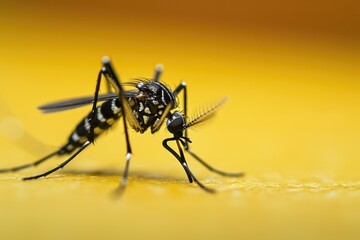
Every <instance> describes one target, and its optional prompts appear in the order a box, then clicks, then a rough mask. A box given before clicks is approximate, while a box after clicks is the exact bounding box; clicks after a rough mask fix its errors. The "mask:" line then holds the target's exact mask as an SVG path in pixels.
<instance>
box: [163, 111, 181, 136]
mask: <svg viewBox="0 0 360 240" xmlns="http://www.w3.org/2000/svg"><path fill="white" fill-rule="evenodd" d="M185 125H186V123H185V118H184V116H183V115H182V114H181V113H179V112H178V111H175V112H174V113H173V114H172V115H171V116H170V117H169V119H168V121H167V129H168V130H169V132H171V133H172V134H174V135H175V136H177V137H181V136H182V135H183V130H184V128H185Z"/></svg>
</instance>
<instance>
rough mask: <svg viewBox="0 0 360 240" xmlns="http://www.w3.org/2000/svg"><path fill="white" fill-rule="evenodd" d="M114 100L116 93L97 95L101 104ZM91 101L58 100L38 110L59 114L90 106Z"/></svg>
mask: <svg viewBox="0 0 360 240" xmlns="http://www.w3.org/2000/svg"><path fill="white" fill-rule="evenodd" d="M134 94H135V93H134V92H132V91H127V92H126V93H125V95H126V97H131V96H134ZM115 98H118V95H117V94H116V93H106V94H101V95H99V98H98V101H99V102H103V101H107V100H111V99H115ZM93 99H94V97H93V96H86V97H78V98H72V99H67V100H60V101H57V102H53V103H48V104H44V105H42V106H39V107H38V109H39V110H41V111H42V112H43V113H53V112H60V111H64V110H69V109H73V108H78V107H83V106H85V105H88V104H92V103H93Z"/></svg>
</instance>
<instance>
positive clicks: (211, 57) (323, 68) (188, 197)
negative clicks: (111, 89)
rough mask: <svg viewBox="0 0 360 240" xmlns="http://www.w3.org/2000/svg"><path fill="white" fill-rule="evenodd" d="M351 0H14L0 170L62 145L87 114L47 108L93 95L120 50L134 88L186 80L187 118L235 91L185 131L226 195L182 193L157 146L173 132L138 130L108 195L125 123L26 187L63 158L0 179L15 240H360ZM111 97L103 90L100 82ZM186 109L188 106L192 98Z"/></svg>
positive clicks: (180, 177)
mask: <svg viewBox="0 0 360 240" xmlns="http://www.w3.org/2000/svg"><path fill="white" fill-rule="evenodd" d="M358 10H359V6H358V3H357V2H356V1H350V0H346V1H342V2H341V3H340V2H338V1H323V0H318V1H307V0H306V1H302V2H289V1H282V0H275V1H271V2H268V1H262V0H256V1H251V2H248V1H247V2H245V1H233V0H223V1H189V0H184V1H181V2H170V1H164V0H154V1H131V2H130V1H126V2H122V1H117V2H116V1H110V0H103V1H96V0H90V1H89V0H88V1H85V0H77V1H67V0H65V1H31V2H30V1H12V2H1V3H0V67H1V77H0V89H1V92H0V144H1V146H2V147H1V151H0V160H1V161H0V168H6V167H10V166H16V165H19V164H24V163H28V162H31V161H33V160H36V159H37V158H40V157H41V156H43V155H45V154H47V153H49V152H50V151H52V150H54V149H56V147H57V146H60V145H61V144H63V143H64V142H65V141H66V139H67V137H68V135H69V134H70V132H71V131H72V129H73V128H74V127H75V125H76V124H77V123H78V122H79V121H80V120H81V118H82V117H83V116H85V115H86V114H87V112H88V111H89V109H90V106H89V107H85V108H80V109H75V110H72V111H66V112H63V113H56V114H47V115H44V114H41V113H40V112H39V111H38V110H37V109H36V107H37V106H39V105H41V104H44V103H48V102H52V101H56V100H59V99H66V98H72V97H77V96H88V95H92V94H93V92H94V88H95V81H96V76H97V73H98V71H99V69H100V67H101V65H100V60H101V57H102V56H104V55H109V56H110V57H111V58H112V60H113V64H114V66H115V68H116V70H117V72H118V74H119V75H120V78H121V80H122V81H123V82H126V81H129V80H130V79H131V78H134V77H151V76H152V75H153V71H154V66H155V64H157V63H162V64H164V66H165V72H164V74H163V76H162V80H163V81H164V82H166V83H167V84H168V85H169V86H170V87H172V88H175V87H176V86H177V85H178V84H179V83H180V82H181V81H186V82H187V86H188V95H189V112H190V113H192V112H196V110H198V109H199V108H201V107H203V106H207V104H211V103H213V102H214V101H216V100H217V99H219V98H221V97H223V96H228V97H229V100H228V102H227V103H226V104H225V105H224V107H222V108H221V109H220V110H219V111H218V114H217V116H216V117H215V118H214V119H212V120H211V121H209V122H208V123H206V124H204V125H202V126H199V127H196V128H194V129H192V130H191V131H190V137H191V139H192V141H193V144H192V149H193V150H194V151H195V152H197V153H198V154H199V155H200V156H202V157H203V158H204V159H205V160H206V161H207V162H208V163H210V164H211V165H213V166H216V167H217V168H219V169H223V170H227V171H233V172H238V171H244V172H245V173H246V176H245V177H244V178H241V179H228V178H222V177H219V176H217V175H214V174H212V173H209V172H208V171H207V170H206V169H204V168H203V167H202V166H200V165H199V164H197V163H196V162H195V161H193V159H191V158H190V156H188V157H187V159H188V162H189V164H190V166H191V169H192V171H193V172H194V174H195V175H196V176H197V177H198V178H199V179H200V180H201V181H202V182H204V184H206V185H208V186H209V187H213V188H216V189H218V190H219V193H218V194H216V195H215V196H211V195H208V194H205V193H203V192H202V191H201V190H200V189H198V188H197V186H195V185H193V184H189V183H187V179H186V176H185V173H184V172H183V170H182V168H181V167H180V165H179V164H178V163H177V161H176V159H174V158H173V157H172V156H171V155H170V154H169V153H168V152H166V151H165V150H164V149H163V148H162V146H161V141H162V139H164V138H165V137H168V136H169V134H168V133H167V132H166V130H161V131H160V132H159V133H158V134H156V135H151V134H150V133H145V134H143V135H140V134H136V133H135V132H134V131H131V142H132V145H133V151H134V155H133V159H132V160H133V161H132V165H131V171H130V176H131V177H130V182H129V187H128V189H127V190H128V191H127V192H126V194H125V196H123V197H122V198H121V199H120V200H117V201H113V200H112V199H111V198H110V193H111V191H112V190H113V189H114V188H115V187H116V186H117V184H118V181H119V179H120V176H121V174H122V169H123V166H124V155H125V145H124V137H123V129H122V126H121V125H119V126H118V127H117V128H116V129H114V130H113V131H111V132H109V133H108V134H105V135H106V136H103V137H101V138H100V139H99V141H97V142H96V145H95V147H92V148H91V149H88V150H86V151H85V152H84V153H83V154H81V155H80V156H79V157H78V158H77V159H76V160H74V161H73V162H72V163H71V164H70V165H69V166H68V167H67V168H66V169H64V170H63V171H60V172H58V173H56V174H54V175H52V176H49V177H48V178H47V179H45V180H40V181H35V182H29V183H28V182H27V183H24V182H21V180H20V179H21V177H23V176H28V175H32V174H35V173H41V172H42V171H45V170H47V169H49V168H51V167H54V166H55V165H56V164H58V163H59V162H61V160H64V159H57V160H54V161H50V162H49V163H46V164H44V166H41V167H38V168H36V169H32V170H27V171H24V172H19V173H14V174H13V173H10V174H4V175H0V185H1V187H0V204H1V205H0V206H2V207H1V212H2V214H1V216H0V230H1V232H2V235H3V236H6V237H7V239H22V238H35V237H36V238H38V239H45V238H46V239H48V238H50V237H51V238H53V239H63V238H65V237H71V238H75V237H77V238H100V237H106V238H108V239H115V238H118V237H123V238H137V239H140V238H141V239H143V238H145V237H147V238H150V239H152V238H155V237H156V238H170V237H171V238H174V239H180V238H181V239H183V238H185V237H186V238H189V239H192V238H194V239H195V238H200V237H201V238H208V239H216V238H220V237H221V238H226V239H240V238H241V237H242V238H250V239H265V238H266V239H268V238H269V236H272V237H273V238H277V239H305V238H307V239H323V238H325V237H326V238H328V239H332V238H333V239H337V238H339V237H342V238H345V239H358V237H359V232H358V228H359V227H360V226H359V222H360V204H359V202H360V201H359V200H360V194H359V189H360V183H359V166H360V164H359V159H360V151H359V146H360V124H359V122H360V109H359V105H360V95H359V92H360V82H359V80H360V68H359V64H360V49H359V47H360V42H359V41H360V17H359V11H358ZM103 91H105V88H103ZM179 100H182V99H181V97H180V99H179Z"/></svg>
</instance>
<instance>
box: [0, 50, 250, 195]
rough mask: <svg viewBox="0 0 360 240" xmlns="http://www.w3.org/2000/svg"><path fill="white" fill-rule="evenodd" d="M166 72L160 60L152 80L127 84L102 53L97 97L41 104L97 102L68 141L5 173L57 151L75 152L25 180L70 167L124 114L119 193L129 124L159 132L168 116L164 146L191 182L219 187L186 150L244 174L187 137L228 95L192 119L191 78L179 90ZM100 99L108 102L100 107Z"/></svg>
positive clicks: (50, 107)
mask: <svg viewBox="0 0 360 240" xmlns="http://www.w3.org/2000/svg"><path fill="white" fill-rule="evenodd" d="M162 71H163V67H162V65H157V66H156V68H155V74H154V76H153V78H152V79H146V78H139V79H135V80H134V81H132V82H129V83H123V84H122V83H121V82H120V80H119V78H118V76H117V74H116V73H115V70H114V68H113V66H112V63H111V61H110V58H109V57H107V56H104V57H103V58H102V67H101V69H100V71H99V74H98V77H97V81H96V87H95V94H94V95H93V96H91V97H90V96H89V97H79V98H74V99H70V100H63V101H58V102H55V103H50V104H46V105H42V106H40V107H39V109H40V110H42V111H43V112H44V113H50V112H58V111H62V110H68V109H72V108H76V107H81V106H84V105H87V104H92V110H91V111H90V113H89V114H88V115H87V116H85V117H84V118H83V119H82V120H81V121H80V122H79V123H78V125H77V126H76V128H75V129H74V130H73V131H72V133H71V134H70V136H69V137H68V139H67V142H66V143H65V144H64V145H62V146H61V147H60V148H59V149H58V150H56V151H54V152H52V153H50V154H49V155H47V156H44V157H43V158H41V159H39V160H37V161H35V162H33V163H29V164H25V165H21V166H17V167H12V168H8V169H0V173H4V172H16V171H19V170H23V169H26V168H30V167H34V166H37V165H40V164H41V163H43V162H45V161H46V160H48V159H50V158H52V157H54V156H62V155H70V157H68V158H67V159H66V160H65V161H64V162H62V163H61V164H60V165H58V166H57V167H55V168H52V169H50V170H49V171H46V172H44V173H42V174H39V175H34V176H30V177H24V178H23V180H25V181H27V180H34V179H38V178H42V177H46V176H48V175H49V174H51V173H54V172H56V171H58V170H59V169H62V168H63V167H65V166H66V165H67V164H68V163H69V162H71V161H72V160H73V159H74V158H75V157H76V156H77V155H78V154H80V153H81V152H82V151H83V150H84V149H86V148H87V147H88V146H89V145H90V144H91V143H94V141H95V139H96V138H97V137H98V136H100V135H101V134H102V133H103V132H105V131H106V130H108V129H109V128H110V127H112V126H113V125H114V123H115V122H117V121H118V120H119V119H120V118H121V117H122V119H123V121H122V122H123V125H124V132H125V142H126V157H125V160H126V161H125V169H124V172H123V176H122V178H121V181H120V184H119V186H118V188H117V190H119V192H123V190H124V189H125V187H126V185H127V182H128V174H129V165H130V160H131V155H132V149H131V144H130V137H129V132H128V125H130V127H131V128H133V129H134V130H135V131H136V132H139V133H144V132H145V131H146V130H148V129H149V128H150V130H151V133H152V134H154V133H156V132H157V131H158V130H159V129H160V127H161V126H162V125H163V123H164V121H166V127H167V130H168V131H169V132H170V133H171V134H172V137H170V138H166V139H164V140H163V142H162V145H163V147H164V148H165V149H166V150H168V151H169V152H170V153H171V154H172V155H173V156H174V157H175V158H176V159H177V160H178V161H179V163H180V164H181V166H182V167H183V169H184V170H185V173H186V175H187V178H188V179H189V182H190V183H192V182H195V183H196V184H197V185H198V186H199V187H200V188H201V189H203V190H205V191H207V192H214V191H215V190H214V189H212V188H209V187H207V186H205V185H204V184H202V183H201V182H200V181H199V180H198V179H197V178H196V177H195V175H194V174H193V173H192V172H191V171H190V168H189V166H188V164H187V162H186V160H185V155H184V150H185V152H187V153H189V154H190V155H191V156H192V157H193V158H194V159H195V160H197V161H198V162H199V163H200V164H202V165H203V166H205V167H206V168H207V169H208V170H210V171H212V172H214V173H217V174H219V175H222V176H228V177H241V176H243V173H241V172H240V173H227V172H224V171H220V170H218V169H216V168H214V167H212V166H210V165H209V164H207V163H206V162H205V161H203V160H202V159H201V158H200V157H199V156H198V155H196V154H195V153H194V152H193V151H192V150H191V149H190V145H189V144H190V143H191V140H190V138H189V136H188V131H187V130H188V128H190V127H192V126H194V125H196V124H198V123H201V122H203V121H205V120H207V119H208V118H210V117H211V116H213V115H214V112H215V110H217V109H218V108H219V107H220V106H221V105H223V104H224V102H225V101H226V98H224V99H222V100H221V101H219V102H217V103H216V104H214V105H213V106H212V107H210V108H208V109H207V110H204V111H202V112H200V113H199V114H197V115H196V116H195V117H193V118H188V115H187V90H186V83H185V82H182V83H180V84H179V85H178V86H177V87H176V88H175V90H173V91H172V90H171V89H170V88H169V87H168V86H167V85H166V84H165V83H163V82H162V81H160V75H161V73H162ZM103 78H105V80H106V83H107V86H108V88H107V93H105V94H99V91H100V85H101V80H102V79H103ZM125 86H130V87H132V89H131V90H124V87H125ZM180 92H182V93H183V111H178V110H175V108H177V106H178V103H177V96H178V95H179V94H180ZM99 102H103V103H102V104H101V105H100V106H98V103H99ZM169 142H175V143H176V146H177V150H178V152H176V151H175V150H174V149H173V148H171V147H170V146H169Z"/></svg>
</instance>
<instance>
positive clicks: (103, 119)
mask: <svg viewBox="0 0 360 240" xmlns="http://www.w3.org/2000/svg"><path fill="white" fill-rule="evenodd" d="M97 118H98V119H99V121H100V122H106V119H105V117H104V115H103V114H102V113H101V108H98V109H97Z"/></svg>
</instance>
